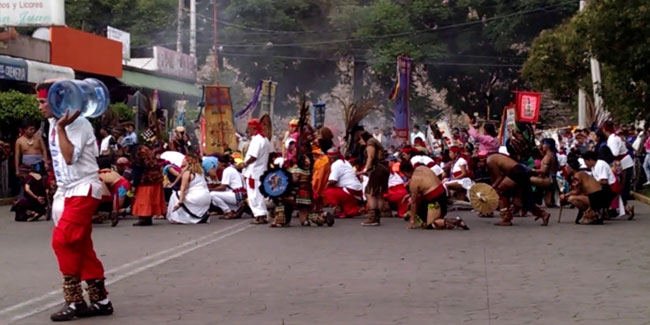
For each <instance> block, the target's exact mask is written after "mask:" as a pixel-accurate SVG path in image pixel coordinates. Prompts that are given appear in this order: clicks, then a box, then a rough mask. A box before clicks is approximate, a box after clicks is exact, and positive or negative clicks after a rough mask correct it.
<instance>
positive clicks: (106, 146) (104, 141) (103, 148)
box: [99, 135, 113, 153]
mask: <svg viewBox="0 0 650 325" xmlns="http://www.w3.org/2000/svg"><path fill="white" fill-rule="evenodd" d="M112 139H113V136H112V135H107V136H106V137H104V138H103V139H102V142H101V143H100V145H99V153H102V152H104V151H106V150H108V149H109V146H110V145H111V140H112Z"/></svg>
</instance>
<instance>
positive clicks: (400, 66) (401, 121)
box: [391, 56, 413, 142]
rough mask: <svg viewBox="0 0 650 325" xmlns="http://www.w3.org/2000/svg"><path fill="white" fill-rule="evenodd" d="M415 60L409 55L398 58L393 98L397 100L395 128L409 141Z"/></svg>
mask: <svg viewBox="0 0 650 325" xmlns="http://www.w3.org/2000/svg"><path fill="white" fill-rule="evenodd" d="M412 64H413V60H411V59H410V58H409V57H407V56H400V57H398V58H397V85H395V89H394V90H393V94H392V96H391V99H392V100H393V101H394V102H395V111H394V114H395V129H396V131H397V136H398V137H399V138H400V139H402V140H403V141H405V142H408V141H409V118H410V115H409V94H410V90H409V89H410V87H411V65H412Z"/></svg>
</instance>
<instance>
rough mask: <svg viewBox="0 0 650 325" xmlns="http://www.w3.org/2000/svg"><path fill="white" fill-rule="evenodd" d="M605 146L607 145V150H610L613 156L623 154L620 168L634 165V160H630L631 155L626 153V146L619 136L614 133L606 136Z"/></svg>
mask: <svg viewBox="0 0 650 325" xmlns="http://www.w3.org/2000/svg"><path fill="white" fill-rule="evenodd" d="M607 146H608V147H609V150H611V151H612V155H614V157H618V156H621V155H625V157H624V158H623V159H621V168H623V169H628V168H631V167H634V160H632V157H630V155H629V154H627V147H626V146H625V142H624V141H623V139H621V137H619V136H618V135H616V134H610V135H609V137H608V138H607Z"/></svg>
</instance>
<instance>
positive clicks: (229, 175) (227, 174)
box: [221, 166, 244, 190]
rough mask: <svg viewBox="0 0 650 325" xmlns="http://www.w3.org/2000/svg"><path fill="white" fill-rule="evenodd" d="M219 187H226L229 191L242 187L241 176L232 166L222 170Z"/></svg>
mask: <svg viewBox="0 0 650 325" xmlns="http://www.w3.org/2000/svg"><path fill="white" fill-rule="evenodd" d="M221 185H226V186H228V187H229V188H230V189H231V190H236V189H239V188H242V187H244V182H243V181H242V178H241V174H240V173H239V172H238V171H237V169H235V167H233V166H228V167H226V169H224V170H223V174H222V175H221Z"/></svg>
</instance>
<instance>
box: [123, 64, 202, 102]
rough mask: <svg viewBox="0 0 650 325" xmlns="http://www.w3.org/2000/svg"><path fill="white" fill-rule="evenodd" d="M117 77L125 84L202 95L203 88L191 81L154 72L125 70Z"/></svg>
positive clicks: (193, 95)
mask: <svg viewBox="0 0 650 325" xmlns="http://www.w3.org/2000/svg"><path fill="white" fill-rule="evenodd" d="M117 79H118V80H119V81H120V82H122V83H123V84H125V85H129V86H131V87H134V88H147V89H158V90H160V91H166V92H169V93H174V94H178V95H185V96H191V97H201V90H200V89H199V88H198V87H197V86H195V85H193V84H191V83H188V82H183V81H179V80H175V79H168V78H164V77H159V76H156V75H152V74H146V73H142V72H136V71H129V70H124V71H123V72H122V78H117Z"/></svg>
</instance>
